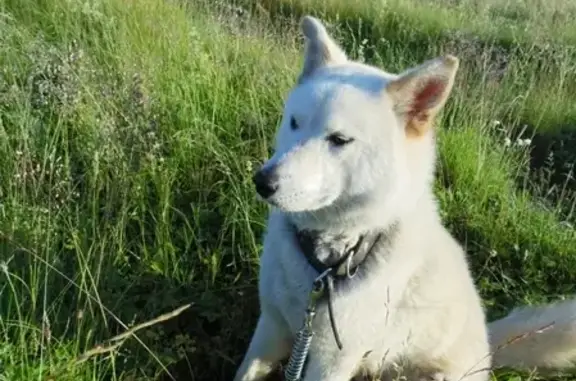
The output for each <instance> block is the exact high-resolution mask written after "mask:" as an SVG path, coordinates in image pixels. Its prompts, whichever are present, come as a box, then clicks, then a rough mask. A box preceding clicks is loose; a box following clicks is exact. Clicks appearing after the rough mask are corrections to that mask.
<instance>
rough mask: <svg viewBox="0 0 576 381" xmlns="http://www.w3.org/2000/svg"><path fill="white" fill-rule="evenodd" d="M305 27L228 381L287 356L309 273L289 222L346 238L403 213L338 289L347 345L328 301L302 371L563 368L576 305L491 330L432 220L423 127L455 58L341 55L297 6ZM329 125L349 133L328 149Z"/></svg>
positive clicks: (483, 376)
mask: <svg viewBox="0 0 576 381" xmlns="http://www.w3.org/2000/svg"><path fill="white" fill-rule="evenodd" d="M302 29H303V32H304V34H305V36H306V38H307V47H306V55H305V59H304V66H303V70H302V73H301V75H300V78H299V81H298V84H297V85H296V86H295V88H294V89H293V90H292V92H291V93H290V95H289V97H288V99H287V101H286V104H285V109H284V117H283V120H282V124H281V127H280V129H279V131H278V133H277V139H276V147H275V149H276V150H275V154H274V155H273V156H272V158H270V160H269V161H268V162H267V163H265V165H264V166H263V168H265V169H269V170H270V171H274V172H275V174H276V175H277V179H278V181H277V184H278V189H277V191H276V192H275V193H274V194H273V195H272V196H270V197H269V198H268V199H267V201H268V202H269V203H270V204H272V205H273V206H274V207H275V208H274V209H273V210H272V212H271V213H270V216H269V218H268V226H267V232H266V235H265V239H264V252H263V255H262V259H261V272H260V281H259V290H260V304H261V315H260V319H259V321H258V324H257V327H256V330H255V332H254V336H253V338H252V341H251V343H250V346H249V348H248V351H247V353H246V355H245V358H244V360H243V362H242V364H241V366H240V368H239V370H238V372H237V374H236V377H235V381H256V380H263V379H264V378H265V376H266V375H268V374H269V373H270V371H271V370H272V369H273V368H274V367H275V366H277V365H278V363H279V361H281V360H283V359H286V358H287V357H288V356H289V353H290V350H291V345H292V341H293V338H294V335H295V333H296V332H297V331H298V329H299V328H300V327H301V324H302V319H303V317H304V310H305V307H306V303H307V298H308V293H309V291H310V288H311V285H312V281H313V279H314V278H315V277H316V276H317V274H316V273H315V271H314V270H313V269H312V268H311V267H310V265H309V264H308V263H307V262H306V260H305V259H304V257H303V255H302V254H301V253H300V252H299V250H298V248H297V247H296V246H295V244H294V241H293V237H292V236H291V233H290V232H289V231H288V230H287V229H286V226H285V221H286V220H287V219H288V220H290V221H292V222H293V223H295V224H296V225H297V226H298V227H299V228H313V229H318V230H321V231H323V232H325V234H328V235H330V234H340V235H342V234H343V235H345V236H348V237H350V238H351V239H353V238H354V237H356V236H357V235H358V234H359V233H361V232H364V231H366V230H370V229H375V228H382V229H384V228H386V227H388V226H389V225H390V224H391V223H392V222H394V221H396V222H399V230H398V233H397V235H396V236H394V237H393V240H392V246H391V247H389V248H384V249H382V251H381V252H379V253H376V258H377V261H376V263H372V264H371V268H370V269H369V271H370V276H368V277H366V278H365V279H362V280H361V281H357V282H355V283H352V285H353V287H350V288H349V289H346V290H345V291H342V292H339V293H338V294H337V295H336V297H335V301H334V304H335V314H336V322H337V325H338V328H339V331H340V334H341V337H342V342H343V345H344V348H343V350H342V351H340V350H339V349H338V347H337V346H336V344H335V341H334V337H333V335H332V331H331V329H330V325H329V324H328V317H327V311H326V309H325V308H323V307H320V308H319V310H318V314H317V316H316V319H315V323H314V330H315V336H314V340H313V343H312V347H311V351H310V355H309V356H310V357H309V362H308V365H307V371H306V374H305V378H304V381H348V380H349V379H351V378H352V377H353V376H355V375H358V374H363V373H369V374H373V375H374V374H376V373H378V372H380V371H383V372H384V373H383V374H382V375H381V376H382V377H383V378H386V377H389V376H391V375H392V374H393V373H394V370H393V364H395V363H404V364H406V365H407V367H408V369H413V370H414V372H415V373H414V374H413V375H412V378H413V379H416V378H420V377H422V376H432V375H438V374H440V375H441V376H443V377H445V378H446V379H447V380H460V379H462V378H465V379H466V380H470V381H485V380H487V379H488V371H489V369H490V368H491V367H492V364H494V365H497V366H503V365H506V366H519V367H521V366H528V367H532V366H550V367H563V366H567V365H571V364H572V362H573V360H574V359H575V358H576V325H575V324H574V323H573V321H572V320H571V319H572V316H571V315H573V314H574V313H576V302H574V301H568V302H564V304H559V305H553V306H547V307H542V308H538V307H525V309H524V310H522V311H520V312H517V313H513V314H512V315H510V316H509V317H507V318H505V319H502V320H499V321H496V322H493V323H491V324H490V325H489V326H488V327H489V328H487V325H486V322H485V317H484V311H483V309H482V307H481V300H480V297H479V295H478V293H477V290H476V288H475V286H474V283H473V281H472V278H471V275H470V272H469V269H468V263H467V260H466V256H465V253H464V251H463V249H462V247H461V246H460V245H459V244H458V243H457V242H456V241H455V240H454V238H453V237H452V236H451V235H450V234H449V233H448V232H447V230H446V229H445V228H444V227H443V225H442V223H441V221H440V218H439V215H438V210H437V206H436V201H435V198H434V195H433V192H432V181H433V177H434V164H435V143H434V131H433V128H432V127H431V126H432V120H433V117H434V115H435V114H436V113H437V112H438V111H439V110H440V109H441V108H442V106H443V105H444V103H445V101H446V99H447V97H448V95H449V93H450V91H451V88H452V83H453V80H454V76H455V73H456V70H457V68H458V60H457V59H456V58H454V57H451V56H447V57H441V58H437V59H435V60H432V61H428V62H426V63H424V64H422V65H420V66H418V67H417V68H413V69H411V70H408V71H406V72H405V73H402V74H400V75H395V74H389V73H386V72H383V71H381V70H379V69H376V68H374V67H371V66H368V65H364V64H360V63H356V62H352V61H350V60H348V58H346V55H345V54H344V53H343V52H342V50H341V49H340V47H338V45H337V44H336V43H335V42H334V41H333V40H332V39H331V38H330V37H329V35H328V33H327V32H326V29H325V28H324V26H323V25H322V24H321V23H320V21H318V20H317V19H315V18H312V17H310V16H307V17H305V18H304V19H303V21H302ZM292 117H293V118H294V119H295V120H296V122H297V127H298V128H297V129H293V128H292V127H291V124H292V123H291V118H292ZM428 118H429V119H430V123H428V122H427V119H428ZM409 126H412V127H413V126H417V127H418V128H417V129H416V130H410V131H409V129H410V128H409ZM414 131H416V133H415V132H414ZM335 132H337V133H340V134H342V135H343V136H345V137H349V138H353V139H354V141H352V142H351V143H349V144H346V145H344V146H341V147H339V146H334V145H333V144H331V143H330V142H329V141H327V137H328V136H329V135H330V134H332V133H335ZM554 322H556V325H555V326H553V327H552V328H549V329H547V330H543V331H542V332H540V333H536V334H534V335H532V336H529V337H528V338H527V339H525V340H518V341H516V342H514V343H512V344H510V345H508V346H505V347H503V348H499V347H500V346H501V344H503V343H507V342H509V341H510V340H511V339H512V338H513V337H514V336H516V335H518V334H521V333H524V332H525V331H530V330H534V329H538V328H541V327H542V326H544V325H546V324H549V323H554ZM488 330H489V331H490V333H488ZM489 338H490V341H491V343H492V344H491V345H490V344H489ZM495 349H499V350H498V351H496V353H495V354H494V355H493V356H492V352H493V351H494V350H495Z"/></svg>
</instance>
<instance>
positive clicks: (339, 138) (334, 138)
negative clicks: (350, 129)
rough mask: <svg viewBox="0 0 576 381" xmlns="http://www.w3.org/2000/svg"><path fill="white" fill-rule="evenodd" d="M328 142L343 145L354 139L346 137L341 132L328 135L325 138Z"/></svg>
mask: <svg viewBox="0 0 576 381" xmlns="http://www.w3.org/2000/svg"><path fill="white" fill-rule="evenodd" d="M326 139H327V140H328V141H329V142H330V143H332V144H333V145H335V146H339V147H340V146H343V145H345V144H348V143H350V142H352V141H353V140H354V139H352V138H347V137H345V136H344V135H341V134H331V135H328V137H327V138H326Z"/></svg>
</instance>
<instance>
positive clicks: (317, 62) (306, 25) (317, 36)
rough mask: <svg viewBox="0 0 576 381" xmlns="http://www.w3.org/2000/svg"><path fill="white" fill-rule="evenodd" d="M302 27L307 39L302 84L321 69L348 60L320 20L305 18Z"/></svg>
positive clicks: (299, 79) (301, 74) (301, 76)
mask: <svg viewBox="0 0 576 381" xmlns="http://www.w3.org/2000/svg"><path fill="white" fill-rule="evenodd" d="M300 27H301V29H302V33H303V34H304V37H305V38H306V51H305V53H304V66H303V67H302V72H301V73H300V77H299V78H298V82H302V81H303V80H305V79H306V78H307V77H309V76H311V75H312V74H313V73H314V72H315V71H316V70H318V69H319V68H321V67H324V66H328V65H333V64H338V63H343V62H346V61H347V60H348V58H347V57H346V53H344V51H343V50H342V48H340V46H338V44H337V43H336V42H335V41H334V40H333V39H332V38H331V37H330V36H329V35H328V32H327V31H326V27H325V26H324V25H323V24H322V23H321V22H320V20H318V19H317V18H315V17H312V16H304V17H303V18H302V21H301V23H300Z"/></svg>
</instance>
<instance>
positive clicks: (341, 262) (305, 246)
mask: <svg viewBox="0 0 576 381" xmlns="http://www.w3.org/2000/svg"><path fill="white" fill-rule="evenodd" d="M291 226H292V231H293V233H294V237H295V239H296V243H297V244H298V246H299V248H300V251H301V252H302V254H303V255H304V257H305V258H306V260H307V261H308V263H309V264H310V266H312V267H313V268H314V270H316V272H318V274H322V273H324V272H326V271H327V270H331V272H332V276H333V277H334V278H335V279H344V278H349V277H351V276H353V275H354V274H356V272H357V271H358V269H359V267H360V266H361V265H362V264H363V263H365V262H366V260H367V259H368V258H369V257H370V256H372V255H373V253H374V251H376V250H375V249H376V248H377V247H378V246H380V244H381V243H382V242H383V241H384V240H385V238H386V236H387V234H386V232H385V231H383V230H381V231H375V232H367V233H364V234H362V235H360V236H359V237H358V240H357V241H356V243H355V244H354V245H353V246H351V247H347V248H345V249H344V250H343V253H335V252H334V249H333V248H328V250H330V251H331V252H332V253H333V254H334V257H335V258H336V260H334V261H333V262H332V263H325V262H323V261H321V260H320V259H319V258H318V253H317V250H318V246H319V237H320V234H319V233H318V232H316V231H310V230H298V229H297V228H296V226H294V225H293V224H291Z"/></svg>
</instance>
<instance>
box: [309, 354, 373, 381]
mask: <svg viewBox="0 0 576 381" xmlns="http://www.w3.org/2000/svg"><path fill="white" fill-rule="evenodd" d="M361 360H362V359H361V358H359V357H358V356H357V355H353V354H352V353H349V352H343V351H340V350H338V349H336V350H334V349H326V351H325V352H324V353H319V354H318V355H315V354H313V353H310V357H309V359H308V363H307V365H306V373H305V374H304V378H303V381H350V379H352V377H354V375H355V373H356V371H357V369H358V365H359V364H360V362H361Z"/></svg>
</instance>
